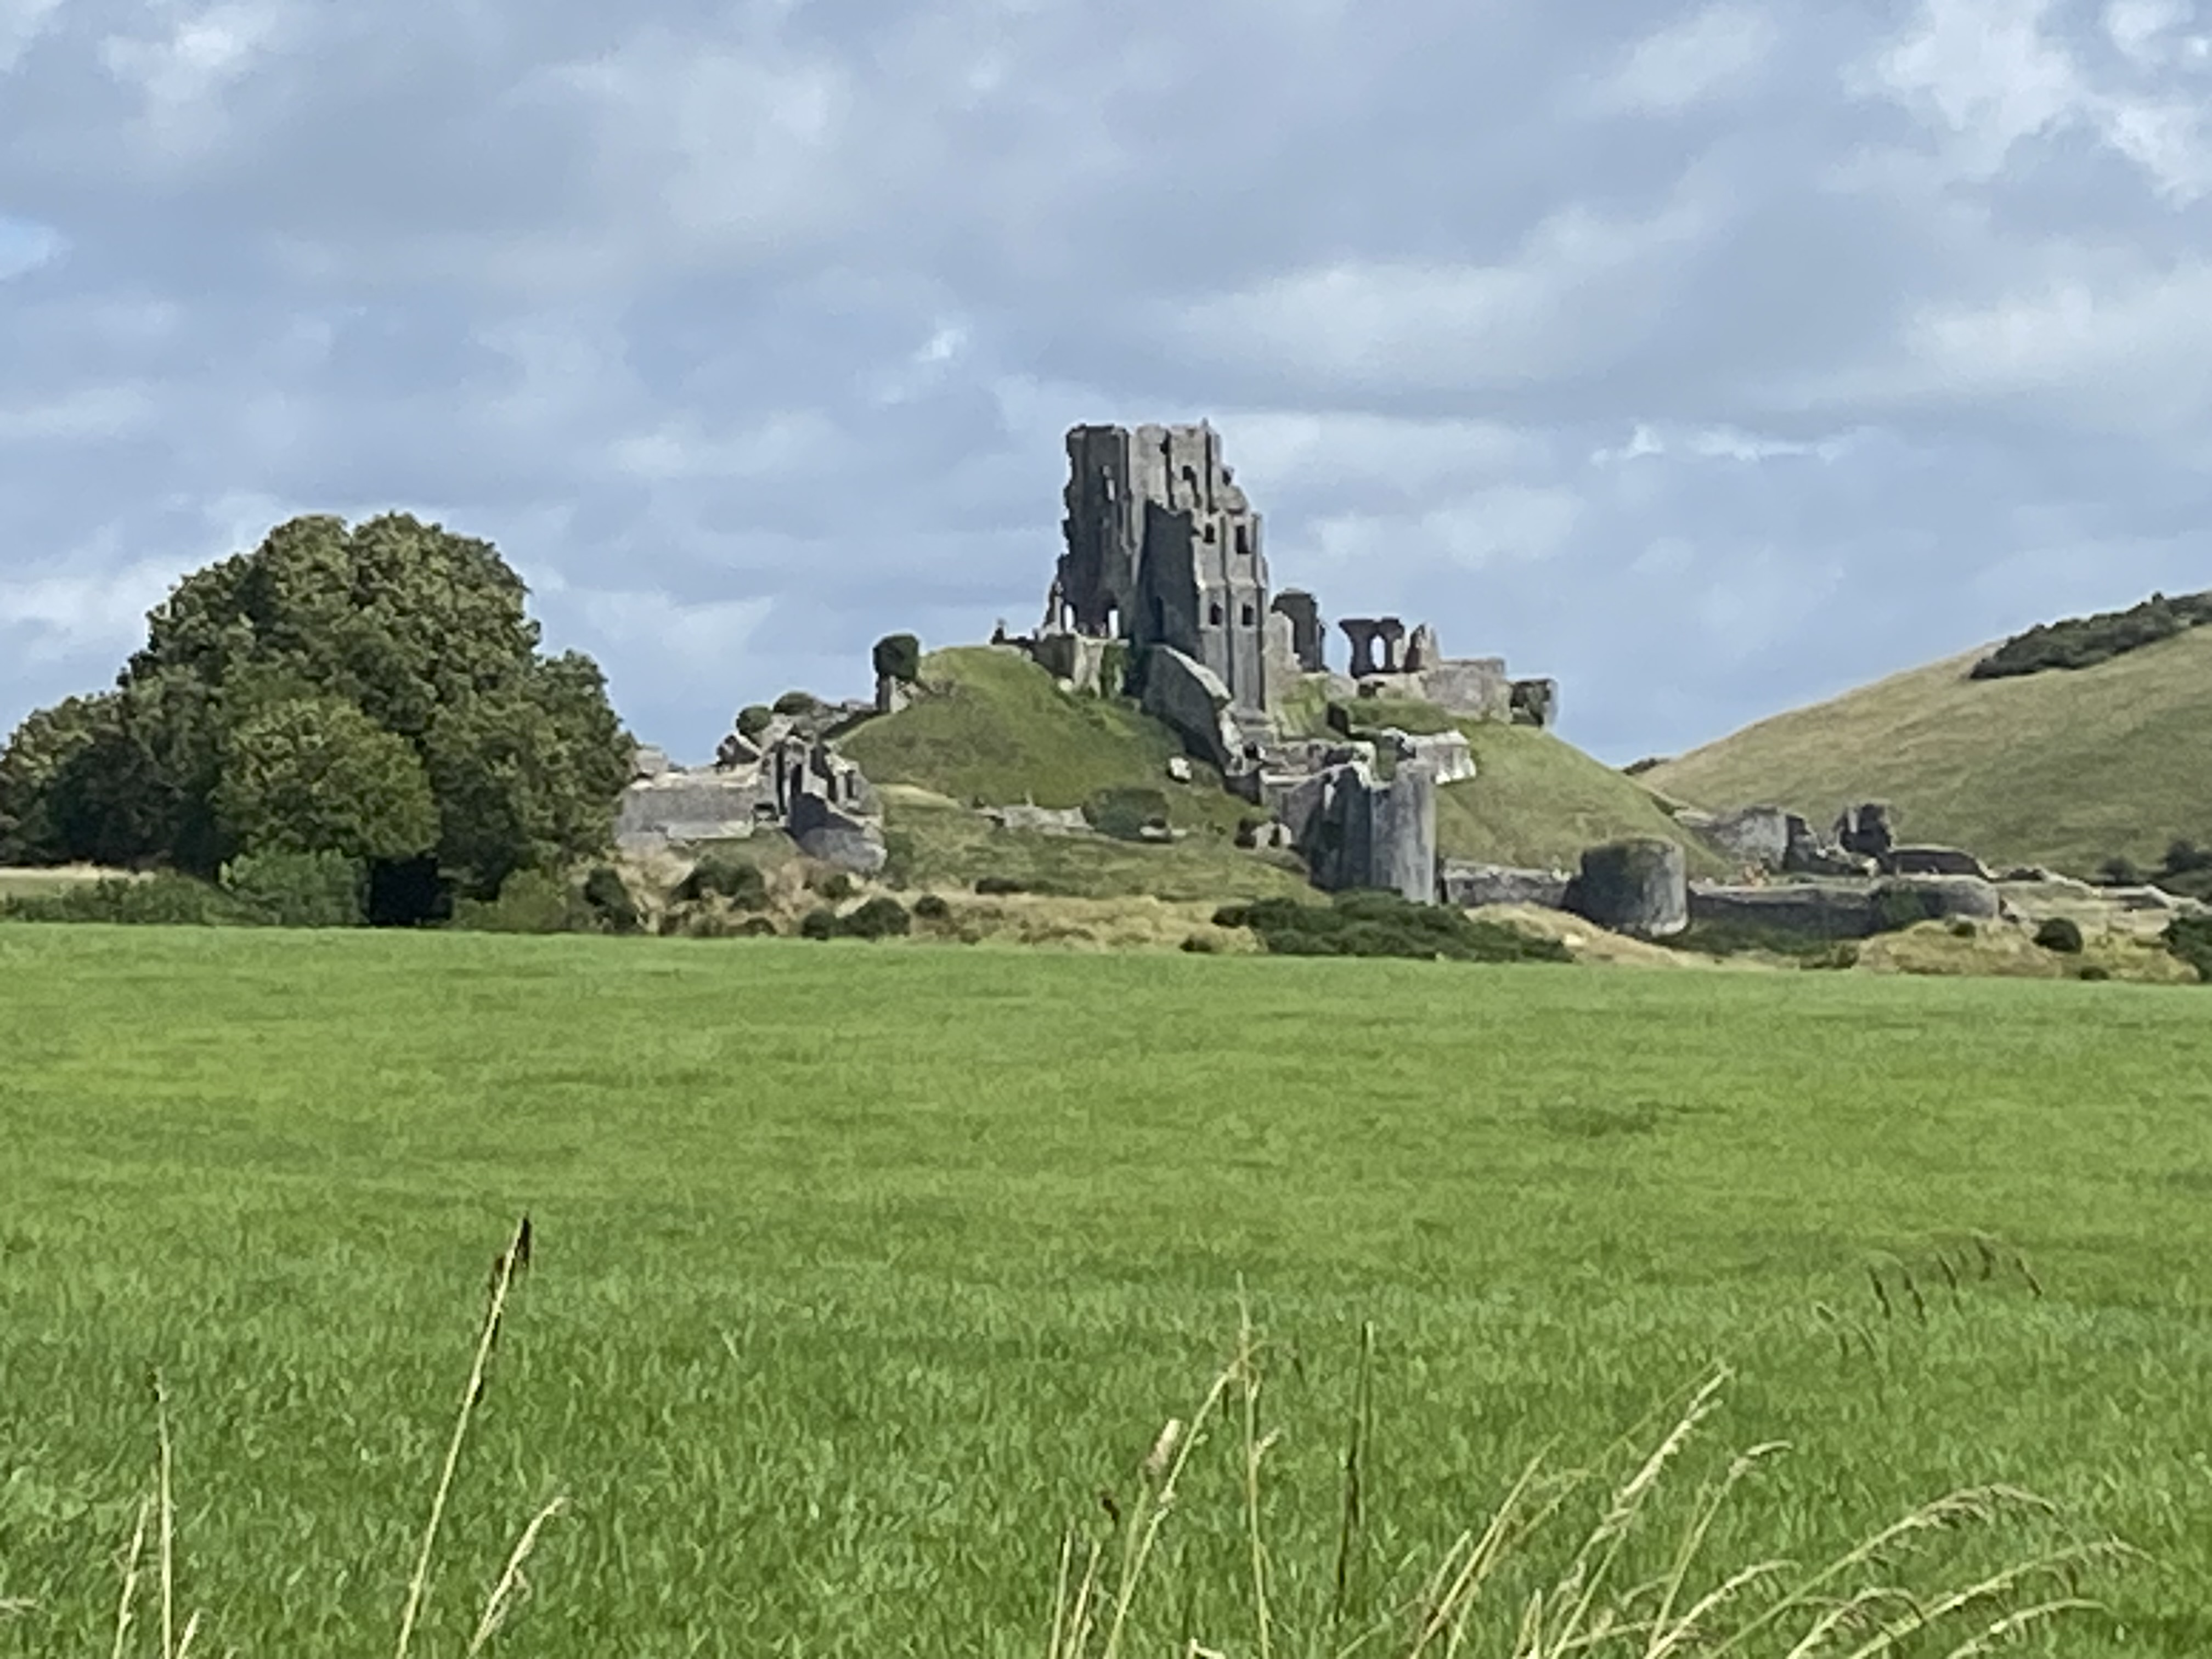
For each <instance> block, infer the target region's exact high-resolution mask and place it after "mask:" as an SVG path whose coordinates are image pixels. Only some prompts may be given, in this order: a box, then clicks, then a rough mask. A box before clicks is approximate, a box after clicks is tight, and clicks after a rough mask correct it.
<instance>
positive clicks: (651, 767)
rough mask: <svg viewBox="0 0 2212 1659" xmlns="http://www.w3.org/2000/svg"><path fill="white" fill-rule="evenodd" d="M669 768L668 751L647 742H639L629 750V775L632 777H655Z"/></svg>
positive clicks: (661, 774) (663, 773)
mask: <svg viewBox="0 0 2212 1659" xmlns="http://www.w3.org/2000/svg"><path fill="white" fill-rule="evenodd" d="M668 769H669V764H668V751H667V750H665V749H660V748H656V747H655V746H654V745H653V744H649V743H641V744H638V745H637V746H636V747H635V748H634V749H633V750H631V751H630V757H629V770H630V775H631V777H633V778H657V777H661V776H663V775H665V774H666V773H667V771H668Z"/></svg>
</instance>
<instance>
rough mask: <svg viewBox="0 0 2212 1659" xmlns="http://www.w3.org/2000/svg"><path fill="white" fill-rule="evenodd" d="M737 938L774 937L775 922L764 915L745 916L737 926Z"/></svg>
mask: <svg viewBox="0 0 2212 1659" xmlns="http://www.w3.org/2000/svg"><path fill="white" fill-rule="evenodd" d="M737 936H738V938H739V939H774V938H775V923H774V922H772V921H769V919H768V918H767V917H766V916H747V917H746V918H745V919H744V921H741V922H739V923H738V927H737Z"/></svg>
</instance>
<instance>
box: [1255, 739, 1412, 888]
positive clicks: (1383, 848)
mask: <svg viewBox="0 0 2212 1659" xmlns="http://www.w3.org/2000/svg"><path fill="white" fill-rule="evenodd" d="M1283 821H1284V823H1285V824H1287V825H1288V826H1289V828H1290V829H1291V833H1292V834H1293V836H1295V837H1296V838H1297V848H1298V850H1299V851H1300V853H1301V854H1304V857H1305V860H1306V868H1307V870H1308V871H1309V872H1310V874H1311V875H1312V877H1313V882H1314V885H1316V887H1319V888H1321V889H1322V890H1324V891H1328V892H1342V891H1345V890H1347V889H1351V888H1361V887H1375V888H1383V889H1386V890H1389V891H1391V892H1395V893H1397V894H1399V895H1401V896H1403V897H1406V898H1408V899H1411V900H1413V902H1415V903H1418V904H1432V903H1434V902H1436V895H1437V785H1436V777H1435V775H1434V774H1433V773H1431V771H1430V769H1428V768H1427V767H1426V766H1425V765H1423V764H1422V763H1420V762H1419V761H1409V762H1407V763H1405V764H1404V765H1402V766H1401V767H1400V768H1399V769H1398V773H1397V775H1396V776H1395V777H1394V778H1392V779H1390V780H1389V781H1387V782H1385V781H1381V780H1378V779H1377V778H1376V776H1375V775H1374V774H1373V772H1372V771H1370V769H1368V767H1367V766H1365V765H1364V763H1359V762H1357V761H1355V762H1352V763H1350V764H1348V765H1344V766H1333V767H1331V768H1329V769H1328V770H1327V771H1325V772H1322V773H1320V774H1318V775H1316V776H1313V777H1310V778H1306V779H1304V780H1303V781H1301V782H1300V783H1299V785H1298V787H1297V788H1296V789H1294V790H1293V791H1292V792H1291V797H1290V799H1288V800H1287V801H1286V802H1285V808H1284V813H1283Z"/></svg>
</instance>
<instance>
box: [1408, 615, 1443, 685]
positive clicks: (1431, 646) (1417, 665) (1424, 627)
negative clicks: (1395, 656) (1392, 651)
mask: <svg viewBox="0 0 2212 1659" xmlns="http://www.w3.org/2000/svg"><path fill="white" fill-rule="evenodd" d="M1443 660H1444V648H1443V644H1442V642H1440V641H1438V640H1437V630H1436V629H1435V628H1434V627H1432V626H1431V624H1429V623H1420V624H1419V626H1417V627H1416V628H1415V629H1413V637H1412V638H1411V639H1409V640H1407V641H1406V662H1405V670H1406V672H1407V673H1408V674H1425V673H1427V672H1428V671H1429V670H1431V668H1441V667H1442V666H1443Z"/></svg>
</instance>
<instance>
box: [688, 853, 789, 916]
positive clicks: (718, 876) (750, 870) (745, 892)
mask: <svg viewBox="0 0 2212 1659" xmlns="http://www.w3.org/2000/svg"><path fill="white" fill-rule="evenodd" d="M676 896H677V897H678V898H683V899H702V898H707V897H710V896H720V897H722V898H726V899H727V900H729V901H730V902H731V903H732V904H734V905H736V906H737V907H738V909H740V910H763V909H766V908H768V878H767V877H766V876H763V874H761V872H760V866H758V865H757V864H755V863H754V862H753V861H752V860H750V859H741V858H738V857H737V856H736V855H735V854H729V853H709V854H707V855H706V856H705V857H704V858H702V859H701V860H699V862H698V863H697V864H696V865H694V866H692V868H691V873H690V875H688V876H686V877H684V884H683V885H682V886H680V887H678V889H677V890H676Z"/></svg>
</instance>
